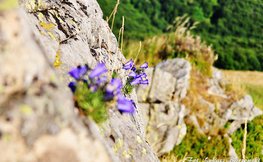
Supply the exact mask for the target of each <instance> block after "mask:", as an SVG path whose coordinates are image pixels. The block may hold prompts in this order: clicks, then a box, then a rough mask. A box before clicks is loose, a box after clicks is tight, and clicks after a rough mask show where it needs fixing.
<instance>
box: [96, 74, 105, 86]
mask: <svg viewBox="0 0 263 162" xmlns="http://www.w3.org/2000/svg"><path fill="white" fill-rule="evenodd" d="M107 79H108V78H107V77H106V76H102V77H100V78H99V79H98V80H96V82H95V83H96V84H98V85H101V84H103V83H105V82H106V81H107Z"/></svg>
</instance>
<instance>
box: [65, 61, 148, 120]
mask: <svg viewBox="0 0 263 162" xmlns="http://www.w3.org/2000/svg"><path fill="white" fill-rule="evenodd" d="M147 67H148V64H147V63H145V64H143V65H142V66H141V68H147ZM124 69H126V70H131V71H132V72H130V73H129V77H128V79H127V81H126V85H124V86H123V85H122V82H121V79H120V78H118V73H117V72H115V71H114V72H113V75H112V78H113V79H112V80H111V81H110V82H109V81H108V78H107V77H106V76H105V75H103V74H104V73H106V72H108V70H107V69H106V66H105V64H104V63H100V64H98V65H97V66H96V68H95V69H93V70H91V69H90V68H89V67H88V65H85V66H83V67H81V66H78V67H77V68H71V70H70V71H69V72H68V73H69V74H70V75H71V76H72V77H73V78H74V79H75V81H73V82H70V83H69V85H68V86H69V88H70V89H71V91H72V92H73V93H74V100H75V105H76V107H77V108H78V109H79V112H80V114H84V115H88V116H90V117H92V118H93V120H94V121H95V122H96V123H98V124H99V123H102V122H104V121H105V120H107V115H106V112H107V106H108V103H109V102H111V103H114V104H117V105H116V107H117V109H118V110H119V111H121V112H122V113H133V112H134V104H133V101H132V100H128V99H126V98H125V96H124V95H123V94H122V93H121V92H123V93H124V94H130V92H131V91H132V89H133V88H134V85H136V84H148V80H147V79H146V76H147V75H146V74H145V73H140V72H139V71H136V68H135V66H134V62H133V61H132V60H130V61H128V62H127V63H126V64H125V65H124ZM88 71H91V73H90V75H89V77H88V79H84V76H85V75H86V74H87V72H88Z"/></svg>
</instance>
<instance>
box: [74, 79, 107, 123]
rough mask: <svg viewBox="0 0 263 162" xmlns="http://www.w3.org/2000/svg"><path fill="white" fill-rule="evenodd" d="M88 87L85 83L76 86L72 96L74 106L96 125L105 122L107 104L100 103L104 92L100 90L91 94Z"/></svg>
mask: <svg viewBox="0 0 263 162" xmlns="http://www.w3.org/2000/svg"><path fill="white" fill-rule="evenodd" d="M88 87H89V86H88V85H87V83H85V82H81V83H80V84H79V85H78V86H77V88H76V92H75V94H74V99H75V101H76V104H77V105H76V106H77V107H78V108H79V110H80V113H81V114H83V115H86V116H90V117H91V118H92V119H93V120H94V121H95V122H96V123H98V124H99V123H102V122H104V121H106V120H107V115H106V113H107V109H106V108H107V102H102V101H103V98H104V92H103V91H102V90H101V89H98V90H97V91H95V92H91V91H90V89H89V88H88ZM94 96H96V97H94Z"/></svg>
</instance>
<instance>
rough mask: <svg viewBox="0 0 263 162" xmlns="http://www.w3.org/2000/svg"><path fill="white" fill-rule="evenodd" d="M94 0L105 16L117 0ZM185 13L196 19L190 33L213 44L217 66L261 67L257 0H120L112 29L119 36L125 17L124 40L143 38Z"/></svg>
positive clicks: (261, 10)
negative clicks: (194, 26)
mask: <svg viewBox="0 0 263 162" xmlns="http://www.w3.org/2000/svg"><path fill="white" fill-rule="evenodd" d="M97 1H98V3H99V4H100V6H101V8H102V10H103V13H104V18H105V19H106V17H108V16H110V14H111V13H112V11H113V9H114V7H115V6H116V3H117V0H116V1H114V0H97ZM184 14H188V15H189V17H190V18H191V19H190V23H191V24H193V23H194V22H197V21H198V22H199V24H198V25H196V28H195V29H193V30H192V33H193V34H195V35H199V36H201V38H202V40H203V41H205V42H207V44H212V48H213V49H214V50H215V53H216V54H218V56H219V57H218V60H217V61H216V62H215V64H214V65H215V66H216V67H218V68H222V69H232V70H257V71H262V70H263V63H262V62H263V48H262V46H263V39H262V38H263V19H262V15H263V2H262V1H260V0H242V1H240V0H227V1H226V0H120V4H119V6H118V10H117V13H116V17H115V19H114V28H113V32H114V34H115V35H116V37H118V35H119V30H120V28H121V26H122V16H124V17H125V27H124V40H125V41H129V40H138V41H139V40H144V39H145V38H147V37H152V36H154V35H160V34H163V33H168V32H169V31H167V30H166V29H167V27H168V26H169V25H170V24H172V23H173V21H174V20H175V18H176V17H178V16H183V15H184ZM111 20H112V19H111ZM109 24H111V21H109ZM190 26H191V25H190ZM190 26H189V27H190ZM124 55H125V53H124Z"/></svg>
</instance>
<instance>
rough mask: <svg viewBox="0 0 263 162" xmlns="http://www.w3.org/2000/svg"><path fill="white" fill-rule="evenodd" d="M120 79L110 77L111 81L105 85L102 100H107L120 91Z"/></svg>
mask: <svg viewBox="0 0 263 162" xmlns="http://www.w3.org/2000/svg"><path fill="white" fill-rule="evenodd" d="M121 87H122V83H121V79H119V78H117V79H112V80H111V83H110V84H108V85H107V86H106V94H105V96H104V100H109V99H112V98H113V97H114V95H118V94H120V93H121Z"/></svg>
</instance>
